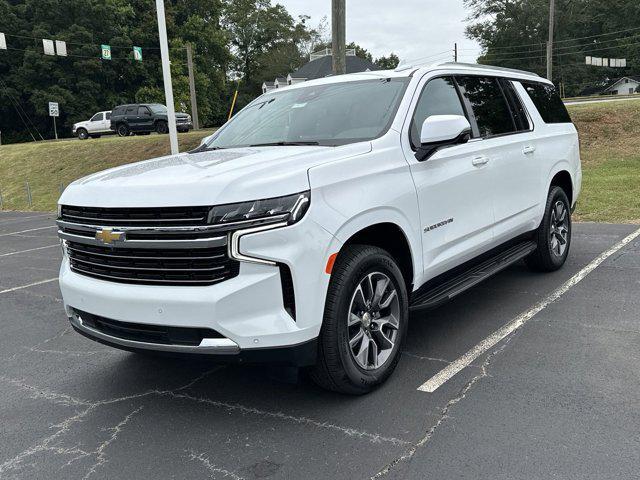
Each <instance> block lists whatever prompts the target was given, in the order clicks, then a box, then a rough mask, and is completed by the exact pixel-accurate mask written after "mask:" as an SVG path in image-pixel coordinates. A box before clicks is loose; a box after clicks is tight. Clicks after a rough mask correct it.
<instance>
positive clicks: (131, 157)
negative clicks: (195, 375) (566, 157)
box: [0, 101, 640, 223]
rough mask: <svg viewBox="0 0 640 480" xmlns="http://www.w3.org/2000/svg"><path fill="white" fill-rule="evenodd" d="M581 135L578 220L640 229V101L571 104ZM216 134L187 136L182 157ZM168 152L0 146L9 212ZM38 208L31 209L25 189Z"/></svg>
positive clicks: (43, 205) (152, 141)
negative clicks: (83, 180) (85, 178)
mask: <svg viewBox="0 0 640 480" xmlns="http://www.w3.org/2000/svg"><path fill="white" fill-rule="evenodd" d="M569 112H570V113H571V116H572V118H573V120H574V122H575V123H576V126H577V127H578V130H579V132H580V143H581V149H582V162H583V190H582V194H581V196H580V200H579V202H578V210H577V211H576V219H577V220H579V221H595V222H628V223H640V102H632V101H630V102H624V101H621V102H608V103H593V104H585V105H571V106H569ZM210 133H211V131H200V132H190V133H187V134H180V135H179V136H178V138H179V139H180V150H181V151H186V150H189V149H191V148H194V147H196V146H197V145H198V144H199V142H200V139H201V138H202V137H204V136H206V135H209V134H210ZM168 153H169V138H168V136H166V135H163V136H161V135H150V136H147V137H127V138H117V137H102V138H100V139H97V140H86V141H79V140H75V139H74V140H64V141H60V142H42V143H23V144H19V145H3V146H0V193H1V194H2V197H3V202H4V205H3V208H4V209H8V210H40V211H43V210H49V211H52V210H55V206H56V202H57V199H58V196H59V192H60V184H64V185H68V184H69V183H70V182H72V181H73V180H75V179H77V178H80V177H83V176H85V175H88V174H90V173H94V172H97V171H100V170H104V169H106V168H110V167H114V166H117V165H122V164H126V163H131V162H136V161H140V160H145V159H148V158H153V157H157V156H160V155H165V154H168ZM26 181H29V183H30V185H31V191H32V196H33V206H32V207H31V208H29V206H28V204H27V195H26V189H25V182H26Z"/></svg>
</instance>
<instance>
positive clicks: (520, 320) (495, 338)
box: [418, 229, 640, 393]
mask: <svg viewBox="0 0 640 480" xmlns="http://www.w3.org/2000/svg"><path fill="white" fill-rule="evenodd" d="M638 236H640V229H638V230H636V231H635V232H633V233H632V234H631V235H629V236H627V237H625V238H624V239H622V240H621V241H619V242H618V243H616V244H615V245H614V246H613V247H611V248H610V249H609V250H607V251H605V252H604V253H602V254H601V255H599V256H598V257H596V258H595V259H594V260H593V261H591V263H589V264H588V265H587V266H586V267H584V268H583V269H582V270H580V271H579V272H578V273H576V274H575V275H574V276H573V277H571V278H570V279H569V280H567V281H566V282H565V283H564V284H563V285H562V286H561V287H559V288H558V289H557V290H555V291H554V292H553V293H551V294H550V295H549V296H548V297H546V298H545V299H544V300H542V301H540V302H538V303H537V304H535V305H534V306H533V307H532V308H531V309H529V310H527V311H526V312H523V313H521V314H520V315H518V316H517V317H516V318H514V319H513V320H511V321H510V322H509V323H507V324H506V325H505V326H503V327H502V328H500V329H499V330H497V331H496V332H494V333H492V334H491V335H489V336H488V337H487V338H485V339H484V340H482V341H481V342H480V343H478V344H477V345H476V346H475V347H473V348H472V349H471V350H469V351H468V352H467V353H465V354H464V355H462V356H461V357H459V358H458V359H456V360H454V361H453V362H452V363H450V364H449V365H447V366H446V367H445V368H443V369H442V370H440V371H439V372H438V373H436V374H435V375H434V376H433V377H431V378H430V379H429V380H427V381H426V382H425V383H423V384H422V385H420V386H419V387H418V390H419V391H421V392H429V393H433V392H435V391H436V390H437V389H438V388H439V387H440V386H442V385H443V384H444V383H446V382H447V381H448V380H450V379H451V378H453V376H454V375H456V374H457V373H458V372H460V371H461V370H463V369H464V368H466V367H467V366H468V365H469V364H471V362H473V361H474V360H475V359H476V358H478V357H479V356H480V355H482V354H483V353H485V352H486V351H487V350H489V349H490V348H492V347H494V346H495V345H496V344H498V343H499V342H500V341H501V340H503V339H505V338H506V337H508V336H509V335H510V334H512V333H513V332H515V331H516V330H518V329H519V328H520V327H522V326H523V325H524V324H525V323H527V322H528V321H529V320H531V319H532V318H533V317H534V316H535V315H536V314H537V313H539V312H541V311H542V310H544V309H545V308H546V307H547V306H548V305H550V304H551V303H553V302H555V301H556V300H558V299H559V298H560V297H561V296H562V295H564V294H565V293H567V292H568V291H569V290H570V289H571V287H574V286H575V285H577V284H578V283H580V282H581V281H582V280H583V279H584V278H585V277H586V276H587V275H589V274H590V273H591V272H593V271H594V270H595V269H596V268H597V267H598V266H600V264H601V263H602V262H604V261H605V260H606V259H607V258H609V257H610V256H611V255H613V254H614V253H616V252H617V251H618V250H620V249H621V248H622V247H624V246H625V245H627V244H629V243H630V242H632V241H633V240H634V239H636V238H637V237H638Z"/></svg>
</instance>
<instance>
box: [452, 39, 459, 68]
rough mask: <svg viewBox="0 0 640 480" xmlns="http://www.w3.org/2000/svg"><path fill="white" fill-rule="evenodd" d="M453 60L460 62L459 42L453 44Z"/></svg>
mask: <svg viewBox="0 0 640 480" xmlns="http://www.w3.org/2000/svg"><path fill="white" fill-rule="evenodd" d="M453 61H454V62H456V63H458V43H457V42H456V43H454V44H453Z"/></svg>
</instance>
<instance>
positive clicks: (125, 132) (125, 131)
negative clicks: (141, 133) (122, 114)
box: [117, 123, 130, 137]
mask: <svg viewBox="0 0 640 480" xmlns="http://www.w3.org/2000/svg"><path fill="white" fill-rule="evenodd" d="M117 131H118V136H119V137H128V136H129V133H130V132H129V127H127V126H126V125H125V124H124V123H121V124H120V125H118V130H117Z"/></svg>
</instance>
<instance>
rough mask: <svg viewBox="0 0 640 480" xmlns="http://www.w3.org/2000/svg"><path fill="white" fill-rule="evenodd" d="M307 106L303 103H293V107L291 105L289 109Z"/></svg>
mask: <svg viewBox="0 0 640 480" xmlns="http://www.w3.org/2000/svg"><path fill="white" fill-rule="evenodd" d="M306 106H307V102H305V103H294V104H293V105H291V108H304V107H306Z"/></svg>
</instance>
